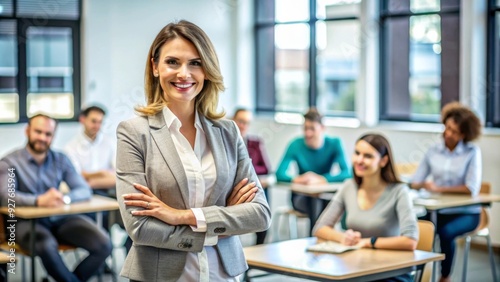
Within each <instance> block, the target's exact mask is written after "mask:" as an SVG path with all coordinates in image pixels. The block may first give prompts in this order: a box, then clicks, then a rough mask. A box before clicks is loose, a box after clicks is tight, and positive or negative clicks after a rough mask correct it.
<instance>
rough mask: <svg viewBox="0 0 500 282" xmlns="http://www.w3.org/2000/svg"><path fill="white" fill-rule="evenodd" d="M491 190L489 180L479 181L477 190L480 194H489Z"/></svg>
mask: <svg viewBox="0 0 500 282" xmlns="http://www.w3.org/2000/svg"><path fill="white" fill-rule="evenodd" d="M490 191H491V184H490V183H489V182H483V183H481V190H479V193H481V194H489V193H490Z"/></svg>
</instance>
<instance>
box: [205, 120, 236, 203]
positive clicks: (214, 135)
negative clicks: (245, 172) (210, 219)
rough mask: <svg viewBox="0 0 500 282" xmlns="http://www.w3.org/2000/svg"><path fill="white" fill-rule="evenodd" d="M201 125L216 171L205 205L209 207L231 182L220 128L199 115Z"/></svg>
mask: <svg viewBox="0 0 500 282" xmlns="http://www.w3.org/2000/svg"><path fill="white" fill-rule="evenodd" d="M199 117H200V122H201V125H202V126H203V130H205V134H206V136H207V142H208V146H210V149H211V150H212V155H213V156H214V161H215V168H216V171H217V180H216V181H215V187H214V189H213V192H212V195H209V197H208V201H207V203H206V204H208V205H211V204H214V203H216V202H217V200H218V199H219V197H220V196H221V195H222V193H223V192H224V191H225V187H227V182H228V181H231V183H232V180H229V179H228V172H229V165H228V161H227V155H226V151H225V145H224V140H223V138H222V132H221V129H220V127H218V126H217V125H215V124H213V123H212V122H211V121H210V120H208V119H207V118H206V117H205V116H203V115H202V114H199Z"/></svg>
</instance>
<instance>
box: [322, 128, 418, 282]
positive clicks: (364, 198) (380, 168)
mask: <svg viewBox="0 0 500 282" xmlns="http://www.w3.org/2000/svg"><path fill="white" fill-rule="evenodd" d="M393 165H394V161H393V158H392V153H391V148H390V145H389V142H388V141H387V139H386V138H384V137H383V136H381V135H379V134H366V135H364V136H362V137H360V138H359V139H358V140H357V141H356V145H355V150H354V154H353V156H352V166H353V172H354V179H349V180H346V181H345V182H344V184H343V187H342V188H341V189H340V190H339V191H338V192H337V194H335V196H334V197H333V199H332V200H331V201H330V203H329V204H328V207H327V208H326V209H325V211H323V213H322V214H321V216H320V218H319V220H318V222H317V223H316V225H315V226H314V229H313V234H314V235H315V236H316V237H318V238H320V239H324V240H329V241H336V242H339V243H342V244H344V245H357V244H359V245H360V246H361V247H363V248H377V249H395V250H415V248H416V247H417V240H418V227H417V218H416V216H415V214H414V212H413V209H412V207H413V205H412V202H411V199H410V196H409V194H408V190H409V189H408V187H407V185H406V184H403V183H401V182H400V181H399V179H398V177H397V176H396V173H395V170H394V167H393ZM344 213H345V214H346V225H347V228H348V229H347V231H345V232H342V231H338V230H335V229H334V225H335V224H336V223H337V222H338V221H339V220H340V219H341V218H342V216H343V215H344ZM410 280H411V278H410V275H409V274H405V275H402V276H398V277H394V278H393V279H389V280H385V281H410Z"/></svg>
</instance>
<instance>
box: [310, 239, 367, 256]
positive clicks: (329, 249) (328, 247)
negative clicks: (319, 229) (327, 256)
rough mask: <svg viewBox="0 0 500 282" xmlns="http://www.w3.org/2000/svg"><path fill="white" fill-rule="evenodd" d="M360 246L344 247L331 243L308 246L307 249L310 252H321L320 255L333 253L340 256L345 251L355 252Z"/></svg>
mask: <svg viewBox="0 0 500 282" xmlns="http://www.w3.org/2000/svg"><path fill="white" fill-rule="evenodd" d="M359 248H360V246H357V245H356V246H346V245H342V244H340V243H337V242H333V241H326V242H321V243H318V244H316V245H312V246H309V247H308V248H307V250H308V251H310V252H322V253H333V254H340V253H343V252H347V251H352V250H357V249H359Z"/></svg>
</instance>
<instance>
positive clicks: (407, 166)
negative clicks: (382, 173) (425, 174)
mask: <svg viewBox="0 0 500 282" xmlns="http://www.w3.org/2000/svg"><path fill="white" fill-rule="evenodd" d="M417 168H418V163H397V164H395V169H396V172H397V173H398V174H399V175H408V176H411V175H413V174H415V172H416V171H417Z"/></svg>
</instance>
